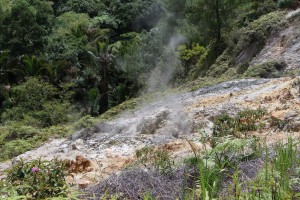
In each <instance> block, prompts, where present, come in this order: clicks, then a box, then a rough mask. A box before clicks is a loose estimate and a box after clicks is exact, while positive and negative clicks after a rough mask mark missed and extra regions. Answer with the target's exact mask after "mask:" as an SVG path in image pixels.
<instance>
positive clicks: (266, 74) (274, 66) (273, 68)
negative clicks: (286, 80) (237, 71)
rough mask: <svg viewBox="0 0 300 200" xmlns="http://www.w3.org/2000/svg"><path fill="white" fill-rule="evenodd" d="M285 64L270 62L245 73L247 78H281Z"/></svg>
mask: <svg viewBox="0 0 300 200" xmlns="http://www.w3.org/2000/svg"><path fill="white" fill-rule="evenodd" d="M284 68H285V64H284V63H282V62H277V61H269V62H266V63H263V64H260V65H254V66H250V67H249V68H248V69H247V71H246V72H245V73H244V76H245V77H259V78H273V77H279V74H280V72H282V70H283V69H284Z"/></svg>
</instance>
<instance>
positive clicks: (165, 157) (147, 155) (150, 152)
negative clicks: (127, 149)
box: [136, 147, 173, 174]
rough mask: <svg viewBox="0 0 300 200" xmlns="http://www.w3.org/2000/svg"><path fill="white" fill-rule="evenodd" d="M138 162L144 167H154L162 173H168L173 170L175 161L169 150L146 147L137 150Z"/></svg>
mask: <svg viewBox="0 0 300 200" xmlns="http://www.w3.org/2000/svg"><path fill="white" fill-rule="evenodd" d="M136 157H137V160H138V163H140V164H142V165H143V166H144V167H148V168H151V167H154V168H155V169H156V170H157V171H159V172H160V173H162V174H168V173H170V172H172V170H173V167H172V166H173V162H172V160H171V157H170V155H169V154H168V152H166V151H163V150H157V149H154V148H151V147H145V148H142V149H140V150H137V151H136Z"/></svg>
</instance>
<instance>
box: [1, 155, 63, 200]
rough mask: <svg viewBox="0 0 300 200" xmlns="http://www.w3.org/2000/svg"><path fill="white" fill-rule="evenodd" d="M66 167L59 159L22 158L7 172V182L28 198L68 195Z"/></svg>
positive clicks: (19, 193)
mask: <svg viewBox="0 0 300 200" xmlns="http://www.w3.org/2000/svg"><path fill="white" fill-rule="evenodd" d="M65 169H66V168H65V164H64V163H63V162H62V161H59V160H57V159H54V160H51V161H41V160H34V161H31V162H27V163H24V162H23V161H22V160H20V161H17V164H16V165H14V166H13V167H12V168H11V169H10V170H9V171H8V172H7V178H6V182H7V185H9V186H13V187H15V188H16V191H17V193H18V195H24V196H26V197H28V198H27V199H45V198H50V197H66V191H67V185H66V182H65V175H66V174H65Z"/></svg>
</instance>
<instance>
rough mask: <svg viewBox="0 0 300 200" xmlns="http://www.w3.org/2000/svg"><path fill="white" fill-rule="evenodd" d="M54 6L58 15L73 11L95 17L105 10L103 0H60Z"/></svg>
mask: <svg viewBox="0 0 300 200" xmlns="http://www.w3.org/2000/svg"><path fill="white" fill-rule="evenodd" d="M53 8H54V9H55V13H56V15H57V16H59V15H61V14H63V13H65V12H70V11H73V12H75V13H87V14H88V15H89V16H90V17H95V16H97V15H98V14H99V12H101V11H103V10H104V8H105V7H104V4H103V2H102V1H101V0H85V1H82V0H58V1H56V2H55V3H54V5H53Z"/></svg>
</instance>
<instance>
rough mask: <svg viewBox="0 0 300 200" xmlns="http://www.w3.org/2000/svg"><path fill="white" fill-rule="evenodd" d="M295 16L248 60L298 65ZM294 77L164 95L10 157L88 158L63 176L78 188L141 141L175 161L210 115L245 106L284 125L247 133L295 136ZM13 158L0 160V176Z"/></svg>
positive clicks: (298, 124) (122, 160) (298, 111)
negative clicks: (76, 170)
mask: <svg viewBox="0 0 300 200" xmlns="http://www.w3.org/2000/svg"><path fill="white" fill-rule="evenodd" d="M299 15H300V9H298V10H296V11H293V12H290V13H289V14H288V15H287V16H286V19H284V20H286V23H285V26H286V27H285V28H283V29H282V30H281V31H279V32H277V33H276V34H274V36H273V37H271V39H270V40H269V41H268V43H267V45H266V47H265V48H264V49H263V50H262V51H261V53H260V54H258V55H257V56H256V57H255V58H254V59H253V61H252V64H261V63H264V62H267V61H269V60H270V59H271V60H283V61H284V62H285V63H286V64H287V69H297V68H299V67H300V60H299V59H300V56H299V52H300V32H299V30H300V29H299V22H298V21H297V20H295V19H297V17H296V18H295V16H299ZM297 80H298V81H299V78H297V77H287V78H278V79H259V80H257V79H243V80H236V81H230V82H225V83H221V84H218V85H215V86H213V87H207V88H202V89H200V90H198V91H195V92H191V93H184V94H173V95H169V96H168V97H165V98H163V99H159V100H156V101H153V102H152V103H148V104H144V105H141V106H140V109H137V110H135V111H128V112H125V113H123V114H121V115H120V116H119V117H118V118H117V119H115V120H111V121H107V122H105V123H103V122H102V123H99V124H96V125H95V126H94V127H91V128H88V129H84V130H79V131H77V132H76V133H74V134H73V135H72V136H71V137H69V138H65V139H53V140H51V141H49V142H47V143H45V144H44V145H43V146H41V147H39V148H37V149H35V150H32V151H28V152H26V153H24V154H22V155H20V156H18V157H17V158H15V159H13V160H17V159H19V158H22V159H24V160H25V161H29V160H32V159H37V158H42V159H45V160H51V159H52V158H55V157H58V158H60V159H69V160H75V158H76V156H78V155H81V156H83V157H85V158H87V159H88V160H90V161H91V162H92V166H91V168H89V170H85V171H83V172H80V173H73V174H72V176H69V177H67V181H68V183H69V184H74V185H78V186H79V187H82V188H84V187H86V186H88V185H91V184H93V183H96V182H98V181H100V180H103V179H104V178H106V177H108V176H109V175H111V174H113V173H115V172H118V171H120V170H122V169H124V168H125V167H126V166H128V165H130V164H132V162H134V160H135V151H136V150H138V149H141V148H143V147H145V146H157V147H158V148H162V149H164V150H165V151H168V152H169V153H170V154H171V155H172V156H173V157H174V158H175V159H177V160H179V161H180V160H181V159H183V158H184V157H186V156H188V155H191V154H192V150H191V147H190V146H189V144H188V142H187V140H188V141H192V142H193V144H194V145H195V146H196V147H197V148H198V149H199V150H201V149H202V148H203V147H204V145H206V144H201V142H200V138H201V134H203V133H205V134H208V135H210V134H212V128H213V120H214V117H215V116H217V115H219V114H221V113H228V114H230V115H235V114H237V113H238V112H239V111H242V110H245V109H257V108H263V109H266V110H267V112H268V116H269V118H270V119H272V118H277V119H280V120H282V121H284V122H285V126H284V127H282V128H280V129H278V128H274V127H272V126H271V125H270V123H266V125H265V127H264V128H263V129H262V130H260V131H258V132H252V133H251V134H253V135H256V136H258V137H260V138H262V139H266V141H267V143H275V142H276V141H283V140H286V139H287V138H288V137H289V136H292V137H295V138H298V137H299V136H300V81H299V83H298V84H296V83H297ZM265 121H268V119H266V120H265ZM206 147H207V145H206ZM13 160H12V161H7V162H4V163H0V178H1V174H2V173H3V170H4V169H7V168H9V167H10V165H11V164H12V163H13V162H14V161H13ZM2 175H3V174H2Z"/></svg>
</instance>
